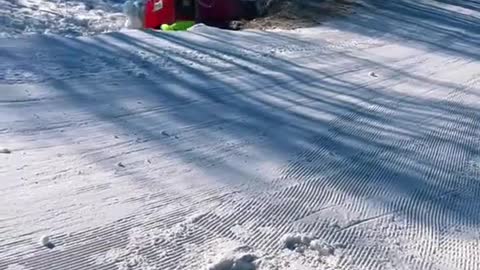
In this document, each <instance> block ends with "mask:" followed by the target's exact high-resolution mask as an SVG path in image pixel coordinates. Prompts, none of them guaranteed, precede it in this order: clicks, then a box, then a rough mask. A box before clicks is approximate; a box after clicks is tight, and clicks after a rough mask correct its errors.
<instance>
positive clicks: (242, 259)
mask: <svg viewBox="0 0 480 270" xmlns="http://www.w3.org/2000/svg"><path fill="white" fill-rule="evenodd" d="M256 259H257V257H256V256H255V255H253V254H249V253H246V254H231V255H227V256H225V257H223V258H220V259H219V260H218V261H217V262H215V263H213V264H211V265H210V266H209V267H208V269H209V270H255V269H257V267H256V265H255V260H256Z"/></svg>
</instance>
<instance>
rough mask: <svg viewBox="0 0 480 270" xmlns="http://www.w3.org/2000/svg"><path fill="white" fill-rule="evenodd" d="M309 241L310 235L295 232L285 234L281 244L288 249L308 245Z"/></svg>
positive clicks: (310, 239)
mask: <svg viewBox="0 0 480 270" xmlns="http://www.w3.org/2000/svg"><path fill="white" fill-rule="evenodd" d="M311 241H312V237H311V236H309V235H304V234H297V233H292V234H286V235H284V236H283V237H282V240H281V242H282V244H283V246H284V247H285V248H288V249H290V250H296V249H298V248H305V247H308V246H309V245H310V242H311Z"/></svg>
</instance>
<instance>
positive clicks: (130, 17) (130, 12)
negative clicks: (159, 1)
mask: <svg viewBox="0 0 480 270" xmlns="http://www.w3.org/2000/svg"><path fill="white" fill-rule="evenodd" d="M123 13H124V14H125V15H126V16H127V21H126V22H125V27H127V28H131V29H141V28H143V17H144V13H145V0H127V1H126V2H125V4H123Z"/></svg>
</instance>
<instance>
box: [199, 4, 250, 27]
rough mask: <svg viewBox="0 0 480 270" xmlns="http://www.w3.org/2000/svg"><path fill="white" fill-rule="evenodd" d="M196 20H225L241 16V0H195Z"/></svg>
mask: <svg viewBox="0 0 480 270" xmlns="http://www.w3.org/2000/svg"><path fill="white" fill-rule="evenodd" d="M196 2H197V14H198V20H199V21H201V22H226V21H231V20H236V19H239V18H241V17H242V12H243V6H242V1H241V0H197V1H196Z"/></svg>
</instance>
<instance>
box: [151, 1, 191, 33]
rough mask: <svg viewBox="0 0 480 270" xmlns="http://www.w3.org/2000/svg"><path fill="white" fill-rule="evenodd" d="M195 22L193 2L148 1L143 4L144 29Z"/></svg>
mask: <svg viewBox="0 0 480 270" xmlns="http://www.w3.org/2000/svg"><path fill="white" fill-rule="evenodd" d="M181 20H185V21H194V20H195V0H148V1H147V3H146V4H145V18H144V22H143V25H144V27H145V28H159V27H160V26H161V25H162V24H173V23H175V22H176V21H181Z"/></svg>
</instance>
